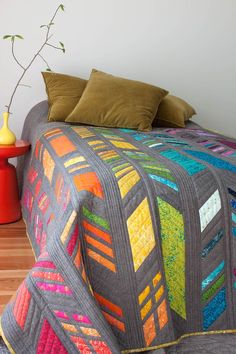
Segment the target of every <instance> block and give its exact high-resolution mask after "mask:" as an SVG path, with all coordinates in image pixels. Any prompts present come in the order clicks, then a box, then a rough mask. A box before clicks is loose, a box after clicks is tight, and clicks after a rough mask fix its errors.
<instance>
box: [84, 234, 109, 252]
mask: <svg viewBox="0 0 236 354" xmlns="http://www.w3.org/2000/svg"><path fill="white" fill-rule="evenodd" d="M85 239H86V241H87V243H89V244H90V245H92V246H93V247H95V248H97V249H98V250H100V251H101V252H103V253H105V254H106V255H107V256H110V257H111V258H114V255H113V251H112V249H111V248H110V247H107V246H106V245H104V244H103V243H101V242H99V241H97V240H95V239H94V238H92V237H90V236H89V235H86V234H85Z"/></svg>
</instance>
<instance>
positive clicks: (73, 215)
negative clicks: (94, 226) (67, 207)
mask: <svg viewBox="0 0 236 354" xmlns="http://www.w3.org/2000/svg"><path fill="white" fill-rule="evenodd" d="M76 215H77V213H76V211H74V210H73V212H72V213H71V215H70V217H69V219H68V221H67V223H66V226H65V228H64V230H63V232H62V234H61V242H62V243H63V244H64V243H65V242H66V240H67V237H68V234H69V232H70V228H71V225H72V224H73V222H74V220H75V218H76Z"/></svg>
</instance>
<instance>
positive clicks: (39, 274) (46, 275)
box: [32, 271, 64, 283]
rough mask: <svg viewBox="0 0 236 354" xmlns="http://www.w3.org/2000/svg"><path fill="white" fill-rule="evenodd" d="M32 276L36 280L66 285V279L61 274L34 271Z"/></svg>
mask: <svg viewBox="0 0 236 354" xmlns="http://www.w3.org/2000/svg"><path fill="white" fill-rule="evenodd" d="M32 275H33V276H34V277H35V278H42V279H47V280H53V281H56V282H62V283H64V279H63V278H62V276H61V274H59V273H51V272H40V271H33V272H32Z"/></svg>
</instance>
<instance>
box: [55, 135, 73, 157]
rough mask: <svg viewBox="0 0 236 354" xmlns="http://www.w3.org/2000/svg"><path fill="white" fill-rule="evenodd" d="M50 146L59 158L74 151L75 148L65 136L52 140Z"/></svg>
mask: <svg viewBox="0 0 236 354" xmlns="http://www.w3.org/2000/svg"><path fill="white" fill-rule="evenodd" d="M50 144H51V146H52V147H53V149H54V150H55V152H56V153H57V155H58V156H59V157H61V156H64V155H66V154H69V153H70V152H72V151H76V146H75V145H74V144H73V143H72V142H71V141H70V140H69V139H68V138H67V136H65V135H62V136H59V137H58V138H55V139H52V140H51V141H50Z"/></svg>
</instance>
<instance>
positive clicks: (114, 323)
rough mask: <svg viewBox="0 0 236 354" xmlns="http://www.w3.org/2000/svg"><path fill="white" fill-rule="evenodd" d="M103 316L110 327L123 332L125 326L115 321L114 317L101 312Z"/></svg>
mask: <svg viewBox="0 0 236 354" xmlns="http://www.w3.org/2000/svg"><path fill="white" fill-rule="evenodd" d="M102 314H103V316H104V317H105V319H106V320H107V322H109V323H110V324H111V325H112V326H114V327H116V328H118V329H119V330H120V331H122V332H125V325H124V323H122V322H121V321H119V320H117V319H116V318H115V317H113V316H111V315H109V314H108V313H106V312H104V311H102Z"/></svg>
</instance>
